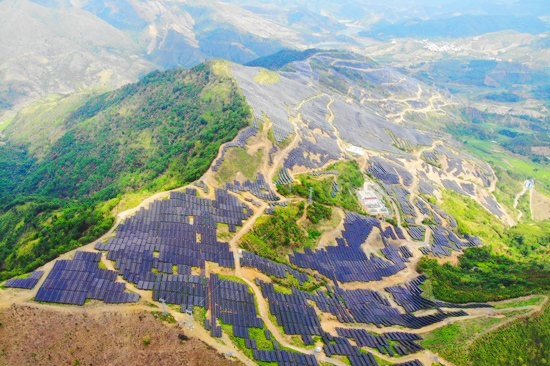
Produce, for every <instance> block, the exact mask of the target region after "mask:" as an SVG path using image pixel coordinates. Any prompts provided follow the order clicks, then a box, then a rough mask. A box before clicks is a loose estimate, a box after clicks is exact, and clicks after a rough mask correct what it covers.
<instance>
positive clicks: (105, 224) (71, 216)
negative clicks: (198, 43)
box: [0, 64, 249, 276]
mask: <svg viewBox="0 0 550 366" xmlns="http://www.w3.org/2000/svg"><path fill="white" fill-rule="evenodd" d="M248 113H249V112H248V107H247V105H246V104H245V102H244V99H243V97H242V96H241V95H240V94H239V92H238V90H237V88H236V85H235V84H234V82H233V81H232V80H231V79H230V78H228V77H224V76H221V75H216V74H215V73H214V72H213V69H212V64H208V65H200V66H198V67H196V68H194V69H192V70H190V71H184V70H181V69H176V70H172V71H169V72H165V73H160V72H155V73H152V74H149V75H147V76H146V77H145V78H143V79H142V80H141V81H140V82H139V83H137V84H131V85H128V86H126V87H124V88H122V89H120V90H117V91H115V92H111V93H105V94H101V95H98V96H95V97H91V98H90V99H88V100H87V101H86V102H85V103H84V104H83V105H82V106H81V107H79V108H78V109H76V110H74V111H73V112H72V113H70V114H69V115H68V116H67V117H66V118H65V119H64V120H63V121H62V122H61V127H60V128H59V131H62V133H61V134H60V136H58V137H57V138H56V139H53V140H52V141H51V146H50V147H49V148H48V149H47V150H46V151H44V152H43V153H41V154H40V155H38V154H37V155H34V156H33V155H30V154H26V153H25V151H26V150H30V151H38V150H37V147H36V146H35V145H36V144H38V143H40V141H34V140H29V141H28V143H27V144H24V143H22V142H23V141H24V139H21V138H19V136H20V135H18V134H21V135H23V136H24V134H25V133H26V131H25V129H24V128H21V129H19V128H18V125H13V126H11V127H12V130H10V131H8V141H7V145H5V146H0V148H2V149H3V150H4V151H5V152H6V154H5V155H4V154H3V156H5V161H3V162H2V165H3V166H5V167H6V168H10V171H12V175H11V176H10V177H9V178H10V179H3V180H2V182H1V183H2V186H1V187H2V197H1V199H0V202H2V212H1V215H2V216H1V218H0V225H1V227H2V234H1V239H0V243H1V244H0V247H1V251H0V252H1V253H2V260H1V262H2V267H1V270H2V276H8V275H13V274H16V273H19V272H20V271H22V270H23V269H25V268H30V267H28V266H29V264H31V263H32V265H31V266H36V264H38V263H40V262H41V261H44V260H46V259H48V258H51V257H52V256H54V255H55V253H57V254H58V253H61V252H63V251H66V250H67V249H69V248H72V247H74V246H77V245H79V242H80V243H85V242H87V241H89V240H90V239H92V238H94V237H97V235H98V234H100V233H102V232H103V231H106V230H107V229H108V228H109V226H110V225H111V223H112V217H111V215H110V212H109V211H110V209H111V208H112V207H113V206H114V205H116V204H117V202H118V200H120V198H121V196H122V195H124V194H126V193H130V192H137V191H141V190H149V191H159V190H165V189H170V188H175V187H178V186H181V185H182V184H183V183H185V182H191V181H193V180H195V179H197V178H199V177H200V176H201V175H202V174H203V172H204V171H205V170H206V169H207V168H208V166H209V165H210V163H211V161H212V159H213V158H214V157H215V156H216V154H217V152H218V149H219V146H220V144H221V143H223V142H225V141H228V140H230V139H232V138H233V137H234V136H235V135H236V134H237V131H238V130H239V129H241V128H242V127H243V126H245V125H246V124H247V123H248V118H249V115H248ZM52 122H53V121H52ZM21 127H24V126H21ZM14 141H15V142H16V143H17V144H18V146H17V147H13V146H12V145H13V143H14ZM11 168H13V169H11ZM27 270H28V269H27Z"/></svg>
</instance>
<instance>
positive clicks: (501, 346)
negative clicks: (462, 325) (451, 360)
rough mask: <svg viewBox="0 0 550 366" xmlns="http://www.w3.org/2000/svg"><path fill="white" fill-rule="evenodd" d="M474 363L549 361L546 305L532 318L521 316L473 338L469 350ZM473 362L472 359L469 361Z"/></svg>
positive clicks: (549, 315)
mask: <svg viewBox="0 0 550 366" xmlns="http://www.w3.org/2000/svg"><path fill="white" fill-rule="evenodd" d="M469 357H470V360H475V365H476V366H477V365H479V366H485V365H487V366H490V365H495V363H497V364H499V365H503V366H504V365H510V366H512V365H514V366H515V365H522V366H523V365H548V364H549V363H550V307H548V306H547V307H546V308H545V310H544V313H543V314H542V315H540V316H538V317H536V318H523V319H520V320H519V321H517V322H515V323H514V324H513V325H511V326H508V327H505V328H501V329H498V330H496V331H494V332H491V333H489V334H486V335H484V336H482V337H481V338H478V339H476V341H475V342H474V344H473V345H472V346H471V348H470V350H469ZM472 364H473V362H472Z"/></svg>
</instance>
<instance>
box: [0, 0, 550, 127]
mask: <svg viewBox="0 0 550 366" xmlns="http://www.w3.org/2000/svg"><path fill="white" fill-rule="evenodd" d="M0 12H1V14H2V15H3V21H2V24H1V25H0V47H1V48H0V49H1V50H2V51H1V52H0V117H1V115H2V111H3V110H6V109H9V108H12V107H14V106H17V105H20V104H25V103H28V102H29V101H32V100H35V99H37V98H40V97H43V96H45V95H49V94H52V93H70V92H73V91H78V90H82V89H86V88H89V87H96V86H105V87H107V88H113V87H118V86H121V85H123V84H126V83H128V82H132V81H136V80H137V79H138V78H139V77H140V76H142V75H144V74H146V73H147V72H149V71H151V70H154V69H165V68H171V67H174V66H183V67H191V66H194V65H197V64H198V63H200V62H202V61H204V60H206V59H210V58H223V59H228V60H230V61H234V62H238V63H247V62H250V61H252V60H254V59H256V58H259V57H262V56H267V55H270V54H273V53H275V52H277V51H279V50H281V49H284V48H293V49H300V50H303V49H306V48H323V49H346V50H352V51H354V52H359V53H363V54H366V55H368V56H371V53H370V52H373V51H380V48H378V49H377V50H373V48H372V46H380V45H384V46H385V43H381V41H380V40H384V39H388V38H390V37H398V38H399V37H405V38H406V39H416V38H421V39H423V38H438V39H441V38H445V37H447V38H452V37H464V36H467V35H478V34H486V33H487V32H495V31H499V30H507V31H508V30H515V31H517V32H523V33H531V34H538V33H540V32H545V31H548V19H549V18H548V13H549V11H548V5H547V3H546V1H539V0H531V1H527V2H526V1H521V2H518V1H512V0H510V1H504V2H497V1H492V0H490V1H484V2H483V3H479V2H478V1H461V2H456V1H450V0H444V1H435V0H434V1H423V2H422V3H421V4H419V2H418V1H410V0H397V1H395V2H391V4H388V3H387V2H386V1H382V0H372V1H366V0H344V1H338V2H327V1H322V0H312V1H304V0H296V1H294V0H293V1H290V0H281V1H274V0H263V1H254V2H252V1H250V0H227V1H224V2H222V1H217V0H212V1H207V0H193V1H192V0H183V1H177V2H172V1H164V0H161V1H155V2H151V1H139V0H112V1H106V0H72V1H69V0H34V1H31V0H6V1H3V2H1V3H0ZM491 12H492V13H494V14H497V15H498V17H496V16H489V15H488V14H490V13H491ZM545 16H546V17H545ZM415 37H416V38H415ZM375 38H376V39H375ZM541 42H544V40H542V39H541ZM386 43H387V42H386ZM533 45H535V43H533ZM541 47H543V48H547V47H546V46H544V45H542V46H541ZM505 49H508V47H506V46H505ZM387 51H388V52H384V51H382V52H380V56H382V58H383V57H393V56H392V55H395V52H393V51H392V50H391V49H390V48H388V49H387ZM405 51H406V52H405V53H399V54H400V55H407V54H408V50H405ZM491 52H492V51H491ZM375 53H376V52H375ZM527 53H528V52H522V53H521V54H518V55H517V56H518V57H524V56H522V55H526V54H527ZM529 54H531V53H529ZM492 57H494V56H492Z"/></svg>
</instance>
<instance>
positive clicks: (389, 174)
mask: <svg viewBox="0 0 550 366" xmlns="http://www.w3.org/2000/svg"><path fill="white" fill-rule="evenodd" d="M369 164H370V165H369V169H368V172H369V173H370V174H372V175H373V176H375V177H376V178H377V179H379V180H380V181H382V182H383V183H385V184H390V185H399V184H401V179H402V180H403V184H404V185H405V186H407V187H409V186H410V185H412V182H413V175H412V174H411V173H410V172H409V171H408V170H406V169H405V168H404V167H402V166H400V165H398V164H394V163H392V162H389V161H387V160H384V159H382V158H380V157H377V156H374V157H371V158H370V160H369Z"/></svg>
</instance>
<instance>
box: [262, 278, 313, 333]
mask: <svg viewBox="0 0 550 366" xmlns="http://www.w3.org/2000/svg"><path fill="white" fill-rule="evenodd" d="M256 283H257V284H258V285H259V286H260V288H261V290H262V295H263V296H264V297H265V298H266V299H267V300H268V302H269V311H270V312H271V314H273V315H274V316H275V318H277V323H278V324H279V325H280V326H282V327H283V329H284V332H285V333H286V334H299V335H304V334H305V335H320V334H321V332H322V329H321V323H320V321H319V317H318V316H317V313H316V312H315V309H314V308H313V307H312V306H311V305H309V304H308V303H307V299H306V297H305V296H304V295H302V294H300V293H296V292H293V293H292V294H283V293H280V292H277V291H275V288H274V287H273V284H272V283H266V282H262V281H260V280H258V279H257V280H256Z"/></svg>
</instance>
